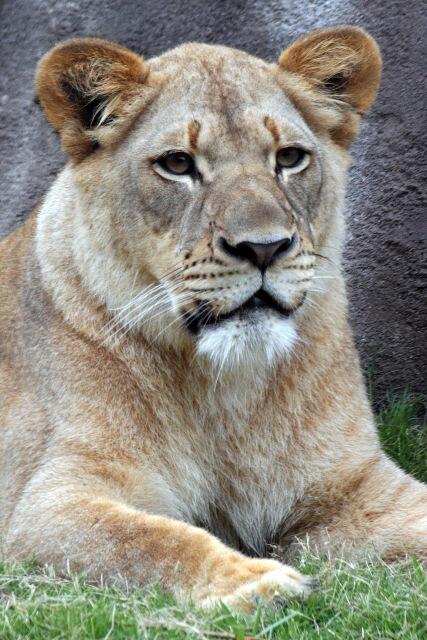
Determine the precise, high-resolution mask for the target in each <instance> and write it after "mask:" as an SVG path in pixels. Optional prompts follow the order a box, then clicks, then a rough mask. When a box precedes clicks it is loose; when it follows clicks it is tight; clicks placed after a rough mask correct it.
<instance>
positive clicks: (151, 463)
mask: <svg viewBox="0 0 427 640" xmlns="http://www.w3.org/2000/svg"><path fill="white" fill-rule="evenodd" d="M380 70H381V58H380V54H379V50H378V47H377V45H376V44H375V42H374V40H373V39H372V38H371V37H370V36H369V35H367V34H366V33H365V32H364V31H362V30H360V29H358V28H355V27H349V26H343V27H334V28H328V29H322V30H320V31H316V32H314V33H311V34H309V35H308V36H306V37H303V38H301V39H299V40H297V41H296V42H295V43H294V44H292V45H291V46H290V47H289V48H288V49H286V50H285V51H284V52H283V53H282V54H281V56H280V58H279V60H278V63H273V64H271V63H267V62H264V61H262V60H259V59H257V58H255V57H253V56H251V55H248V54H247V53H244V52H241V51H237V50H234V49H229V48H226V47H222V46H208V45H204V44H194V43H191V44H186V45H183V46H180V47H178V48H176V49H173V50H172V51H168V52H167V53H165V54H163V55H161V56H160V57H157V58H154V59H152V60H148V61H144V60H143V59H142V58H141V57H140V56H138V55H136V54H134V53H132V52H130V51H129V50H127V49H125V48H123V47H121V46H119V45H116V44H113V43H110V42H106V41H103V40H98V39H92V38H88V39H76V40H69V41H67V42H64V43H62V44H59V45H58V46H57V47H55V48H54V49H53V50H52V51H50V52H49V53H48V54H47V55H46V56H45V57H44V58H43V59H42V61H41V62H40V65H39V67H38V72H37V93H38V97H39V100H40V103H41V105H42V107H43V108H44V110H45V112H46V115H47V118H48V120H49V122H50V123H51V124H52V125H53V127H54V128H55V129H56V130H57V131H58V132H59V135H60V138H61V141H62V144H63V147H64V149H65V150H66V152H67V153H68V154H69V156H70V162H69V163H68V164H67V166H66V167H65V169H64V170H63V171H62V172H61V173H60V174H59V176H58V177H57V179H56V180H55V182H54V184H53V185H52V187H51V189H50V190H49V192H48V193H47V195H46V197H45V198H44V200H43V202H42V204H41V205H40V207H39V208H38V210H37V211H35V212H34V213H33V215H31V216H30V218H29V219H28V220H27V221H26V222H25V224H23V225H22V226H21V228H19V229H18V230H17V231H16V232H15V233H13V234H12V235H10V236H9V237H8V238H6V239H5V240H4V241H3V242H2V244H1V254H0V260H1V280H0V290H1V297H0V300H1V301H0V327H1V347H0V354H1V369H0V388H1V397H2V402H1V413H0V434H1V439H0V441H1V466H0V469H1V497H2V506H1V518H2V529H3V532H4V543H5V549H6V553H7V554H8V555H9V556H12V557H24V556H28V555H30V554H33V553H34V554H35V556H36V557H37V559H38V560H39V561H40V562H48V563H54V564H55V565H56V566H57V567H58V568H59V569H60V570H61V569H64V568H67V567H71V569H73V570H82V571H84V572H86V574H87V575H88V576H89V577H90V578H92V579H100V578H101V576H102V577H103V579H107V580H110V581H116V580H123V581H125V582H126V583H130V584H138V585H147V584H150V583H154V582H159V583H160V584H161V585H162V586H163V587H164V588H165V589H168V590H170V591H172V592H173V593H174V594H175V595H176V596H178V597H181V598H192V599H193V600H194V601H195V602H196V603H198V604H200V605H204V606H207V605H212V604H213V603H215V602H217V601H218V600H223V601H225V602H226V603H227V604H228V605H230V606H231V607H236V608H241V609H244V610H250V609H251V607H252V606H253V604H254V602H256V599H257V598H256V596H260V597H263V598H265V599H266V600H268V599H270V598H274V597H275V595H276V594H277V593H284V594H304V593H307V592H309V590H310V582H311V580H310V578H309V577H307V576H302V575H301V574H300V573H298V572H297V571H295V570H294V569H292V568H290V567H288V566H286V565H284V564H282V563H281V562H279V561H277V560H274V559H271V558H270V559H268V558H267V559H265V558H264V559H263V558H262V557H263V556H266V555H268V552H269V550H270V549H271V545H273V544H275V545H279V546H280V547H281V548H283V549H284V550H285V552H286V553H287V556H290V557H291V556H292V554H293V553H296V552H297V550H298V547H299V544H300V543H299V542H298V541H300V540H301V538H303V539H307V541H308V543H309V544H310V545H311V546H312V547H313V548H316V549H318V550H319V551H322V550H328V549H332V550H336V551H337V552H340V553H341V550H342V549H343V548H345V549H350V550H351V549H353V550H354V552H369V551H371V550H373V551H374V552H375V553H380V554H382V556H383V557H384V558H386V559H392V558H394V557H396V556H399V555H401V554H404V553H406V552H407V553H410V554H415V555H417V556H418V557H420V558H423V557H424V556H426V554H427V488H426V487H425V486H423V485H422V484H421V483H419V482H417V481H415V480H414V479H412V478H411V477H409V476H407V475H405V473H403V472H402V471H400V470H399V469H398V468H397V467H396V466H395V465H394V464H393V463H392V462H391V461H390V460H389V459H388V458H387V457H386V456H385V454H384V453H383V452H382V451H381V448H380V445H379V442H378V436H377V433H376V429H375V426H374V421H373V417H372V412H371V409H370V407H369V403H368V400H367V394H366V391H365V388H364V383H363V379H362V373H361V368H360V365H359V360H358V357H357V354H356V352H355V348H354V344H353V338H352V334H351V330H350V328H349V325H348V320H347V301H346V293H345V285H344V281H343V275H342V270H341V248H342V241H343V229H344V222H343V213H342V210H343V199H344V188H345V182H346V172H347V168H348V166H349V154H348V147H349V145H350V143H351V142H352V140H353V139H354V137H355V135H356V132H357V129H358V126H359V122H360V119H361V116H362V114H363V113H365V111H366V110H367V109H368V108H369V107H370V106H371V104H372V102H373V100H374V98H375V95H376V93H377V88H378V83H379V79H380ZM250 555H252V556H258V558H255V557H252V558H251V557H249V556H250Z"/></svg>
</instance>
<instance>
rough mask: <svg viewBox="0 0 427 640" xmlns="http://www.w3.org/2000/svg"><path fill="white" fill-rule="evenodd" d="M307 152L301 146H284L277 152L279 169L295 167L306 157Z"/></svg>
mask: <svg viewBox="0 0 427 640" xmlns="http://www.w3.org/2000/svg"><path fill="white" fill-rule="evenodd" d="M306 155H307V152H306V151H304V149H300V147H283V149H279V151H278V152H277V154H276V163H277V168H278V169H293V168H294V167H297V166H298V165H299V164H301V162H302V161H303V160H304V158H305V157H306Z"/></svg>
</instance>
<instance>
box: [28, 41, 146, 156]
mask: <svg viewBox="0 0 427 640" xmlns="http://www.w3.org/2000/svg"><path fill="white" fill-rule="evenodd" d="M147 75H148V72H147V68H146V65H145V63H144V61H143V59H142V58H141V57H140V56H138V55H136V54H135V53H132V52H131V51H129V50H128V49H126V48H124V47H121V46H120V45H118V44H114V43H113V42H108V41H107V40H99V39H98V38H76V39H73V40H67V41H66V42H63V43H61V44H59V45H58V46H56V47H54V48H53V49H52V50H51V51H49V52H48V53H47V54H46V55H45V56H44V57H43V58H42V60H41V61H40V63H39V66H38V69H37V74H36V88H37V94H38V98H39V100H40V103H41V105H42V107H43V109H44V110H45V112H46V115H47V118H48V120H49V122H50V123H51V124H52V126H53V127H54V128H55V129H56V130H57V131H58V132H59V134H60V136H61V141H62V144H63V147H64V149H65V150H66V152H67V153H69V155H70V156H71V157H72V158H73V159H74V160H77V161H78V160H82V159H83V158H84V157H85V156H87V155H88V154H89V153H91V152H92V151H93V150H94V149H95V148H97V147H98V146H105V145H107V144H111V143H112V142H114V140H116V139H117V137H118V135H120V133H121V132H122V131H123V129H124V128H125V127H128V126H129V121H130V119H131V118H132V115H133V114H136V113H139V111H140V108H142V107H143V106H144V102H146V101H147V100H149V97H150V95H151V94H152V89H150V88H149V87H147V86H146V85H145V81H146V79H147Z"/></svg>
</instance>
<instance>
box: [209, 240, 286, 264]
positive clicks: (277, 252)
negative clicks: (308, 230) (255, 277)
mask: <svg viewBox="0 0 427 640" xmlns="http://www.w3.org/2000/svg"><path fill="white" fill-rule="evenodd" d="M297 242H298V235H297V234H296V233H294V234H293V235H292V236H286V237H283V238H281V239H280V240H276V241H275V242H248V241H245V242H239V243H238V244H236V245H232V244H230V243H229V242H227V240H226V239H225V238H220V244H221V247H222V249H223V250H224V251H225V252H226V253H228V254H230V255H232V256H235V257H236V258H241V259H242V260H249V262H252V264H254V265H255V266H256V267H258V268H259V269H261V270H264V269H266V268H267V267H268V266H269V265H270V264H271V263H272V262H273V261H274V260H276V259H277V258H279V257H280V258H282V257H284V256H285V255H287V254H288V253H290V252H291V251H292V249H293V248H294V247H295V245H296V243H297Z"/></svg>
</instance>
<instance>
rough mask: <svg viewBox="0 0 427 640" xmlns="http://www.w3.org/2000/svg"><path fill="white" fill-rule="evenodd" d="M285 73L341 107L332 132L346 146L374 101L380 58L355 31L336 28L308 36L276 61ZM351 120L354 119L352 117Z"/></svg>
mask: <svg viewBox="0 0 427 640" xmlns="http://www.w3.org/2000/svg"><path fill="white" fill-rule="evenodd" d="M278 62H279V66H280V67H281V68H282V69H284V70H285V71H288V72H291V73H292V74H297V75H298V76H299V77H301V78H303V79H304V81H305V84H306V86H307V85H308V87H309V88H311V89H313V90H314V91H315V92H316V94H318V95H319V94H320V95H321V96H322V95H323V96H324V97H325V98H326V99H328V98H329V99H331V100H330V104H332V101H335V104H336V106H337V108H340V107H341V110H342V115H343V118H342V121H341V122H337V123H336V125H334V130H333V131H331V135H332V137H333V138H334V139H335V141H336V142H338V143H339V144H342V145H343V146H348V145H349V144H350V143H351V141H352V140H353V138H354V136H355V134H356V132H357V124H358V120H359V119H360V116H361V115H363V114H364V113H365V112H366V111H367V110H368V109H369V107H370V106H371V105H372V103H373V102H374V100H375V97H376V95H377V92H378V87H379V83H380V78H381V66H382V64H381V54H380V50H379V47H378V45H377V43H376V42H375V40H374V39H373V38H371V36H369V35H368V34H367V33H365V31H363V30H362V29H359V28H358V27H352V26H338V27H329V28H326V29H320V30H318V31H314V32H312V33H309V34H308V35H307V36H304V37H302V38H300V39H299V40H297V41H296V42H294V43H293V44H291V46H290V47H288V48H287V49H285V51H283V53H282V54H281V56H280V58H279V61H278ZM351 116H353V117H351Z"/></svg>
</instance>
